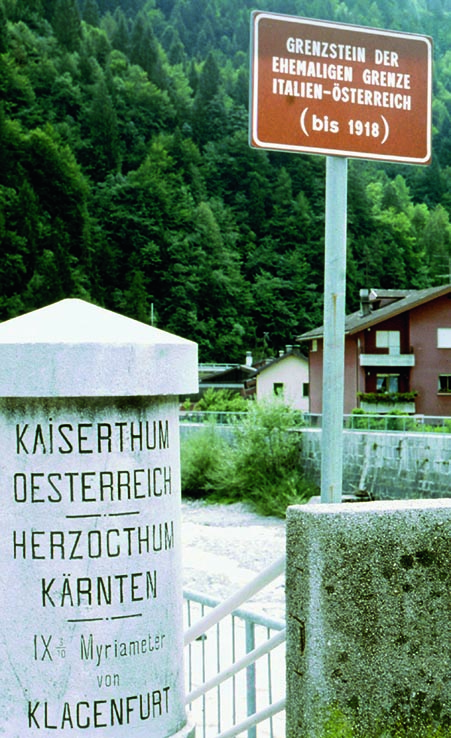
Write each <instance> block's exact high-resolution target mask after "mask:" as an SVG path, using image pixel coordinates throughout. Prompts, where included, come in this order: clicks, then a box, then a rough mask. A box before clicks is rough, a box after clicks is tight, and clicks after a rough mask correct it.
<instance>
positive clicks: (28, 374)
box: [0, 299, 198, 397]
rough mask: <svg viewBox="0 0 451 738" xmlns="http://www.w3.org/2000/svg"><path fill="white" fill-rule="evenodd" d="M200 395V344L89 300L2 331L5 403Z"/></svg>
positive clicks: (64, 304) (0, 370) (66, 303)
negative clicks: (7, 399) (34, 399)
mask: <svg viewBox="0 0 451 738" xmlns="http://www.w3.org/2000/svg"><path fill="white" fill-rule="evenodd" d="M197 391H198V364H197V344H196V343H194V342H193V341H188V340H186V339H184V338H180V337H179V336H175V335H173V334H171V333H167V332H166V331H162V330H159V329H158V328H153V327H152V326H148V325H146V324H145V323H141V322H140V321H138V320H132V319H131V318H126V317H124V316H122V315H119V314H117V313H114V312H112V311H110V310H105V309H104V308H101V307H98V306H96V305H92V304H90V303H88V302H85V301H84V300H79V299H66V300H61V301H60V302H57V303H54V304H53V305H50V306H48V307H44V308H41V309H39V310H35V311H33V312H31V313H27V314H26V315H22V316H20V317H18V318H13V319H11V320H7V321H5V322H4V323H1V324H0V397H110V396H114V397H130V396H135V397H137V396H161V395H179V394H182V393H183V394H189V393H195V392H197Z"/></svg>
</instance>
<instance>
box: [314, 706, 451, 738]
mask: <svg viewBox="0 0 451 738" xmlns="http://www.w3.org/2000/svg"><path fill="white" fill-rule="evenodd" d="M319 738H451V729H450V728H447V727H442V726H440V725H434V722H433V720H431V719H428V718H426V719H425V716H424V715H423V716H421V717H420V718H416V717H415V716H412V719H411V720H410V721H409V720H408V721H406V723H405V724H404V723H403V721H402V720H401V719H400V718H399V716H396V715H395V716H394V719H393V720H391V721H390V724H388V721H387V720H384V721H379V723H378V722H377V721H375V724H374V726H373V728H372V729H371V730H369V729H368V728H365V729H364V730H363V731H362V730H361V729H359V728H358V727H357V726H356V725H355V724H354V721H353V720H352V719H351V718H350V717H348V716H347V715H345V714H344V713H343V712H342V710H340V709H339V708H338V707H334V708H332V709H330V710H329V714H328V715H327V717H326V718H325V720H324V724H323V729H322V731H321V735H320V736H319Z"/></svg>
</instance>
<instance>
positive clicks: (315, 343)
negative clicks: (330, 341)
mask: <svg viewBox="0 0 451 738" xmlns="http://www.w3.org/2000/svg"><path fill="white" fill-rule="evenodd" d="M312 351H318V341H317V339H316V338H314V339H313V341H312Z"/></svg>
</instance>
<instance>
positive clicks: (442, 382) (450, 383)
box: [438, 374, 451, 392]
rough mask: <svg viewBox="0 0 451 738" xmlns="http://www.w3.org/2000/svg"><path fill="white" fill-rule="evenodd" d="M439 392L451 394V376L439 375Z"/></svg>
mask: <svg viewBox="0 0 451 738" xmlns="http://www.w3.org/2000/svg"><path fill="white" fill-rule="evenodd" d="M438 391H439V392H451V374H439V377H438Z"/></svg>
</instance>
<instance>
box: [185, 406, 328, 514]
mask: <svg viewBox="0 0 451 738" xmlns="http://www.w3.org/2000/svg"><path fill="white" fill-rule="evenodd" d="M299 424H300V418H299V414H298V413H296V412H295V411H293V410H292V409H290V408H289V407H288V406H286V405H283V404H282V403H281V402H278V401H274V402H271V403H256V402H252V403H250V405H249V410H248V412H247V413H246V415H245V416H243V418H242V419H240V421H237V422H236V423H235V424H234V426H233V440H232V441H231V442H230V443H228V444H224V445H223V446H222V448H218V447H217V446H216V447H215V442H216V441H215V438H214V434H215V432H216V433H218V431H215V429H214V426H213V428H209V429H207V431H205V432H204V435H203V436H202V434H201V440H200V444H199V450H198V451H197V449H196V443H197V442H196V439H197V437H198V436H197V435H196V436H194V435H193V437H192V438H190V439H189V440H188V443H189V448H188V451H190V452H191V459H190V460H188V451H187V448H186V446H185V442H184V444H182V448H183V446H185V448H183V452H182V489H183V493H184V494H185V493H187V490H188V491H189V493H190V494H192V487H193V486H192V480H193V479H196V472H195V470H194V469H193V467H196V468H197V469H198V471H197V478H198V479H199V484H201V485H202V486H201V490H202V491H203V490H205V491H209V499H210V500H212V501H215V502H223V503H224V502H228V503H230V502H247V503H249V504H251V505H252V506H253V507H254V508H255V509H256V510H257V511H258V512H259V513H260V514H262V515H278V516H280V517H284V516H285V511H286V508H287V507H288V505H292V504H298V503H302V502H305V501H306V500H307V499H308V498H309V497H311V496H312V495H313V494H316V492H317V490H316V489H315V488H314V487H313V485H311V484H310V483H309V482H307V481H306V480H305V478H304V476H303V472H302V466H301V434H300V433H297V432H296V427H299ZM195 449H196V451H195ZM210 449H212V450H211V451H210ZM193 459H194V461H193ZM184 464H185V465H186V469H187V471H184V469H183V466H184ZM185 475H186V476H185ZM185 484H186V485H187V487H185Z"/></svg>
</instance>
